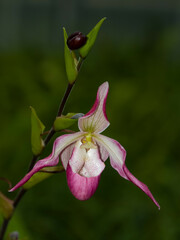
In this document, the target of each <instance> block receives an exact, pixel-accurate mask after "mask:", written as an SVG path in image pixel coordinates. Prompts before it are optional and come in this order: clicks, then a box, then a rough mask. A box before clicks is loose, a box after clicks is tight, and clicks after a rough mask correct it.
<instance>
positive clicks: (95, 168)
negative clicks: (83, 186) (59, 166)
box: [69, 141, 105, 178]
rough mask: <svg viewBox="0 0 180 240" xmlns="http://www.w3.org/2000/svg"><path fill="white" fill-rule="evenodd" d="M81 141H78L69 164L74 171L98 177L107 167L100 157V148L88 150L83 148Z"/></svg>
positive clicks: (86, 175) (82, 174) (85, 175)
mask: <svg viewBox="0 0 180 240" xmlns="http://www.w3.org/2000/svg"><path fill="white" fill-rule="evenodd" d="M81 145H82V143H81V141H78V142H76V144H75V147H74V149H73V153H72V156H71V159H70V160H69V165H70V166H71V168H72V171H73V172H74V173H78V174H79V175H81V176H84V177H88V178H89V177H96V176H98V175H99V174H100V173H101V172H102V171H103V170H104V168H105V164H104V163H103V161H102V160H101V159H100V156H99V151H98V148H93V149H92V148H91V149H89V150H86V149H85V148H81Z"/></svg>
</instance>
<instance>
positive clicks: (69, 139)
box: [9, 132, 83, 192]
mask: <svg viewBox="0 0 180 240" xmlns="http://www.w3.org/2000/svg"><path fill="white" fill-rule="evenodd" d="M82 135H83V134H82V133H80V132H78V133H73V134H67V135H62V136H60V137H58V138H57V139H56V140H55V141H54V145H53V151H52V153H51V154H50V155H49V156H48V157H46V158H44V159H42V160H39V161H38V162H37V163H36V164H35V165H34V167H33V169H32V170H31V171H30V172H29V173H28V174H26V175H25V177H24V178H23V179H22V180H21V181H20V182H18V183H17V184H16V185H15V186H14V187H13V188H12V189H10V190H9V192H12V191H14V190H16V189H17V188H19V187H21V186H22V185H23V184H25V183H26V182H27V181H28V180H29V179H30V178H31V177H32V176H33V175H34V174H35V173H36V172H38V171H39V170H40V169H42V168H44V167H52V166H55V165H57V164H58V162H59V154H60V153H61V151H62V150H63V149H64V148H66V147H67V146H68V145H70V144H71V143H73V142H75V141H77V140H78V139H79V138H80V137H81V136H82Z"/></svg>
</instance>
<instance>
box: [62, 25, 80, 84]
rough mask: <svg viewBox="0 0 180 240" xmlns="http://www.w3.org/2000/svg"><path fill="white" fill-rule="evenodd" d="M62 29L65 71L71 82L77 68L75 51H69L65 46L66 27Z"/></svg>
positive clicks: (74, 78) (76, 73)
mask: <svg viewBox="0 0 180 240" xmlns="http://www.w3.org/2000/svg"><path fill="white" fill-rule="evenodd" d="M63 31H64V58H65V66H66V73H67V77H68V81H69V83H71V84H72V83H73V82H74V81H75V80H76V78H77V75H78V70H77V59H76V56H75V53H74V52H73V51H71V50H70V49H69V48H68V46H67V38H68V36H67V33H66V29H65V28H63Z"/></svg>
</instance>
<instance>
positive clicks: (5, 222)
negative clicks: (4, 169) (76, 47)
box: [0, 57, 84, 240]
mask: <svg viewBox="0 0 180 240" xmlns="http://www.w3.org/2000/svg"><path fill="white" fill-rule="evenodd" d="M83 61H84V59H82V58H81V57H80V59H79V61H78V64H77V70H78V72H79V71H80V69H81V66H82V63H83ZM74 84H75V82H73V83H72V84H71V83H68V86H67V88H66V91H65V94H64V96H63V98H62V100H61V102H60V105H59V109H58V113H57V116H56V117H59V116H61V115H62V113H63V111H64V108H65V105H66V102H67V100H68V97H69V95H70V93H71V91H72V89H73V86H74ZM55 133H56V132H55V130H54V128H53V125H52V127H51V129H50V131H49V133H48V135H47V136H46V138H45V140H44V148H45V147H46V146H47V144H48V143H49V141H50V140H51V139H52V137H53V136H54V134H55ZM39 156H40V155H33V157H32V159H31V162H30V165H29V168H28V171H27V172H29V171H31V169H32V168H33V167H34V164H35V163H36V162H37V160H38V158H39ZM26 192H27V190H26V189H24V188H21V189H20V190H19V192H18V193H17V195H16V197H15V199H14V201H13V207H14V210H13V213H12V215H11V216H10V217H9V218H6V219H4V220H3V223H2V226H1V229H0V240H3V238H4V235H5V232H6V230H7V227H8V224H9V222H10V220H11V218H12V217H13V214H14V211H15V210H16V208H17V206H18V204H19V202H20V201H21V199H22V197H23V196H24V194H25V193H26Z"/></svg>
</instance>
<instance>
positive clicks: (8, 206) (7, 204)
mask: <svg viewBox="0 0 180 240" xmlns="http://www.w3.org/2000/svg"><path fill="white" fill-rule="evenodd" d="M13 209H14V207H13V201H12V200H10V199H9V198H7V197H6V196H4V195H3V194H2V193H1V192H0V213H1V214H2V215H3V217H4V218H6V219H8V218H9V217H10V216H11V214H12V212H13Z"/></svg>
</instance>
